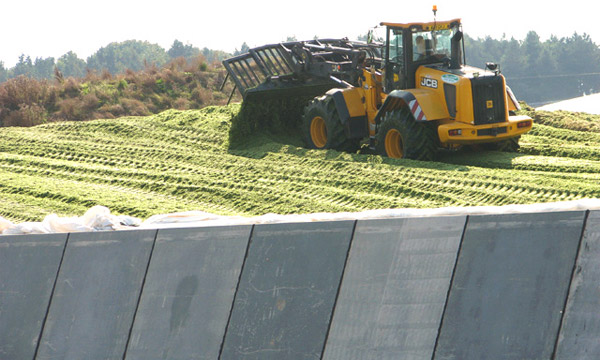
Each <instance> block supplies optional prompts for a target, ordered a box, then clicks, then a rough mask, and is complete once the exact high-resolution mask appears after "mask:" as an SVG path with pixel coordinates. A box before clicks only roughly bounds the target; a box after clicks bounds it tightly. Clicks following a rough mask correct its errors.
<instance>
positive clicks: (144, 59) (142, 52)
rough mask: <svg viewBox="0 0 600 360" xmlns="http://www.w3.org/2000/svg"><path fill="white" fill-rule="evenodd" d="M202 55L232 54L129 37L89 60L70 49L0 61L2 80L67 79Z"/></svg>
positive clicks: (208, 58) (218, 58) (210, 57)
mask: <svg viewBox="0 0 600 360" xmlns="http://www.w3.org/2000/svg"><path fill="white" fill-rule="evenodd" d="M199 55H202V56H203V57H204V59H206V61H207V62H208V63H209V64H212V63H215V62H220V61H222V60H223V59H225V58H227V57H229V56H230V54H228V53H227V52H224V51H220V50H211V49H208V48H203V49H199V48H197V47H194V46H192V45H189V44H183V43H182V42H181V41H179V40H175V41H174V42H173V44H172V45H171V47H170V48H169V50H165V49H164V48H162V47H161V46H160V45H157V44H152V43H150V42H148V41H139V40H128V41H123V42H113V43H110V44H108V45H107V46H105V47H102V48H100V49H99V50H98V51H96V52H95V53H94V54H92V55H91V56H89V57H88V58H87V59H86V60H83V59H81V58H79V57H78V56H77V54H76V53H75V52H73V51H69V52H67V53H66V54H64V55H62V56H61V57H59V58H58V59H55V58H53V57H48V58H41V57H36V58H35V59H32V58H31V56H29V55H25V54H22V55H21V56H19V60H18V62H17V64H16V65H15V66H14V67H12V68H6V67H5V65H4V63H3V62H1V61H0V82H5V81H7V80H8V79H13V78H17V77H19V76H21V75H24V76H26V77H29V78H33V79H37V80H43V79H53V78H55V76H57V75H59V76H62V77H65V78H67V77H74V78H83V77H85V76H86V74H87V73H88V72H90V71H92V72H93V71H96V72H98V73H101V72H103V71H108V72H109V73H110V74H112V75H117V74H121V73H124V72H125V71H127V70H132V71H139V70H142V69H144V68H146V67H148V66H151V65H153V66H157V67H161V66H163V65H165V64H167V63H169V62H170V61H172V60H174V59H177V58H179V57H183V58H185V59H187V60H190V59H194V58H196V57H198V56H199Z"/></svg>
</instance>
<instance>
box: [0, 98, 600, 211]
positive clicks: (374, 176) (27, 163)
mask: <svg viewBox="0 0 600 360" xmlns="http://www.w3.org/2000/svg"><path fill="white" fill-rule="evenodd" d="M239 110H240V106H239V105H231V106H227V107H207V108H204V109H202V110H190V111H175V110H169V111H166V112H163V113H161V114H158V115H153V116H147V117H126V118H120V119H114V120H95V121H89V122H64V123H53V124H46V125H42V126H37V127H33V128H2V129H0V216H3V217H5V218H8V219H10V220H13V221H38V220H41V219H43V217H44V216H45V215H48V214H50V213H57V214H59V215H61V216H72V215H81V214H83V213H84V212H85V211H86V210H87V209H89V208H90V207H92V206H94V205H104V206H107V207H108V208H110V209H111V211H112V212H113V213H116V214H126V215H132V216H137V217H140V218H147V217H149V216H151V215H154V214H160V213H169V212H177V211H186V210H202V211H207V212H212V213H216V214H223V215H247V216H250V215H262V214H265V213H270V212H272V213H280V214H290V213H313V212H342V211H361V210H367V209H378V208H405V207H411V208H433V207H444V206H474V205H505V204H529V203H540V202H552V201H564V200H575V199H581V198H599V197H600V171H599V170H600V134H599V133H594V132H580V131H575V130H569V129H564V128H558V127H553V126H549V125H539V124H536V125H535V126H534V129H533V130H532V131H531V132H530V133H529V134H527V135H525V136H523V137H522V140H521V152H519V153H500V152H482V153H473V152H466V151H465V152H460V151H459V152H457V153H442V154H440V156H439V160H438V161H437V162H419V161H412V160H394V159H388V158H382V157H380V156H377V155H364V154H348V153H340V152H337V151H333V150H326V151H320V150H307V149H305V148H303V147H302V146H301V143H300V142H299V138H300V137H299V136H297V135H294V132H293V131H292V132H289V131H288V135H277V134H276V133H275V134H274V133H272V132H271V133H265V132H262V131H260V130H261V129H260V128H259V125H258V124H259V122H257V121H255V119H254V120H253V119H252V118H251V117H250V121H255V122H254V123H253V124H244V123H243V122H240V121H241V120H243V118H242V117H240V116H239ZM245 116H247V115H245ZM232 119H233V120H232ZM246 119H248V117H247V118H246ZM272 121H284V122H285V121H286V119H285V118H284V117H279V118H273V120H272ZM236 126H238V129H237V130H236V128H235V127H236ZM244 126H245V127H246V128H245V130H244ZM240 129H242V130H240ZM283 129H284V130H286V131H287V130H289V129H286V127H285V126H284V127H283ZM230 131H231V134H233V135H230ZM236 131H239V132H238V133H237V135H236ZM284 133H285V131H284Z"/></svg>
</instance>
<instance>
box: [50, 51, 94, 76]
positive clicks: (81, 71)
mask: <svg viewBox="0 0 600 360" xmlns="http://www.w3.org/2000/svg"><path fill="white" fill-rule="evenodd" d="M86 66H87V65H86V63H85V61H84V60H82V59H80V58H79V57H77V54H75V53H74V52H72V51H69V52H68V53H66V54H64V55H63V56H61V57H59V58H58V60H57V61H56V67H57V68H58V70H59V71H60V72H61V73H62V74H63V76H65V77H69V76H70V77H76V78H79V77H84V76H85V72H86Z"/></svg>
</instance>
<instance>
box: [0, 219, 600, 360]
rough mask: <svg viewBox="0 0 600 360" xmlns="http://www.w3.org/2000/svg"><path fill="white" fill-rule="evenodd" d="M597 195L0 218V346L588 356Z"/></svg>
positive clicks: (594, 352) (594, 339)
mask: <svg viewBox="0 0 600 360" xmlns="http://www.w3.org/2000/svg"><path fill="white" fill-rule="evenodd" d="M598 283H600V211H591V212H590V211H570V212H552V213H534V214H508V215H481V216H447V217H437V218H400V219H384V220H358V221H333V222H311V223H289V224H271V225H254V226H252V225H243V226H228V227H212V228H205V227H201V228H189V229H169V230H134V231H120V232H95V233H73V234H54V235H27V236H0V359H55V358H60V359H82V358H86V359H191V358H194V359H315V358H317V359H319V358H321V359H328V360H329V359H344V360H346V359H523V358H527V359H598V358H600V312H598V311H597V309H598V308H599V307H600V287H599V286H598Z"/></svg>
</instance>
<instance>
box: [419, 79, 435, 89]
mask: <svg viewBox="0 0 600 360" xmlns="http://www.w3.org/2000/svg"><path fill="white" fill-rule="evenodd" d="M421 86H425V87H429V88H433V89H437V87H438V81H437V80H436V79H430V78H426V77H422V78H421Z"/></svg>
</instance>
